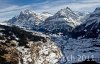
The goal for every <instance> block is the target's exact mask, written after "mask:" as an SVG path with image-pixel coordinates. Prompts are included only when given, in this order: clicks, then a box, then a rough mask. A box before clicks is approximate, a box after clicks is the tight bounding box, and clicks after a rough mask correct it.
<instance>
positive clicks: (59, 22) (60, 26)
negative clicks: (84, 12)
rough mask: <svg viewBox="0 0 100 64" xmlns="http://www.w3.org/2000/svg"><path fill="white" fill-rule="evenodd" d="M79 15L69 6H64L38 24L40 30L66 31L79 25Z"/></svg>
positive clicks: (51, 31)
mask: <svg viewBox="0 0 100 64" xmlns="http://www.w3.org/2000/svg"><path fill="white" fill-rule="evenodd" d="M78 19H79V15H78V14H76V13H74V12H73V11H72V10H71V9H70V8H68V7H66V8H64V9H61V10H60V11H58V12H57V13H56V14H54V15H53V16H51V17H48V18H47V19H46V20H45V21H44V22H43V23H41V24H40V27H39V28H40V31H46V32H50V33H60V32H61V33H65V34H66V33H67V32H70V31H71V30H72V29H73V28H75V26H77V25H79V24H80V23H79V21H78Z"/></svg>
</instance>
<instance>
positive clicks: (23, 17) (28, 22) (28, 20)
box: [8, 10, 51, 29]
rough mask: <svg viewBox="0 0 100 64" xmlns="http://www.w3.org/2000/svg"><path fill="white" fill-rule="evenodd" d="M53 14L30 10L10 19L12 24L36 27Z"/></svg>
mask: <svg viewBox="0 0 100 64" xmlns="http://www.w3.org/2000/svg"><path fill="white" fill-rule="evenodd" d="M49 16H51V15H50V14H49V13H48V14H47V13H41V14H40V13H35V12H32V11H30V10H25V11H22V12H20V14H19V15H18V16H16V17H13V18H12V19H10V20H9V21H8V24H10V25H16V26H19V27H25V28H27V29H34V28H36V27H37V25H38V24H39V23H41V22H43V21H44V20H45V19H46V18H48V17H49Z"/></svg>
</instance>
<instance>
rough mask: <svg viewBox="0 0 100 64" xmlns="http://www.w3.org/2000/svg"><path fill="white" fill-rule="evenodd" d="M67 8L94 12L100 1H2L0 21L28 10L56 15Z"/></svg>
mask: <svg viewBox="0 0 100 64" xmlns="http://www.w3.org/2000/svg"><path fill="white" fill-rule="evenodd" d="M66 7H69V8H71V9H72V10H73V11H81V12H93V11H94V10H95V8H96V7H100V0H0V21H4V20H8V19H11V18H12V17H14V16H16V15H18V14H19V13H20V11H23V10H26V9H29V10H33V11H35V12H38V13H42V12H44V11H46V12H49V13H52V14H54V13H56V12H57V11H58V10H60V9H63V8H66Z"/></svg>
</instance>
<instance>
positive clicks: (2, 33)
mask: <svg viewBox="0 0 100 64" xmlns="http://www.w3.org/2000/svg"><path fill="white" fill-rule="evenodd" d="M37 34H38V33H37ZM37 34H36V33H32V32H27V31H25V30H23V29H20V28H18V27H15V26H4V25H0V64H57V62H58V61H59V59H60V58H61V56H62V53H61V51H60V49H59V48H58V47H57V46H56V45H55V43H54V42H52V41H51V40H50V39H49V38H46V37H42V36H41V35H37ZM52 61H53V62H52Z"/></svg>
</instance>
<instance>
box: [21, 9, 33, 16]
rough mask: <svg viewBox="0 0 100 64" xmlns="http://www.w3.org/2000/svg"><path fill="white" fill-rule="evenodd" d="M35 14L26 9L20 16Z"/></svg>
mask: <svg viewBox="0 0 100 64" xmlns="http://www.w3.org/2000/svg"><path fill="white" fill-rule="evenodd" d="M32 13H33V12H32V11H31V10H29V9H26V10H24V11H21V12H20V14H22V15H23V14H32Z"/></svg>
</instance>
